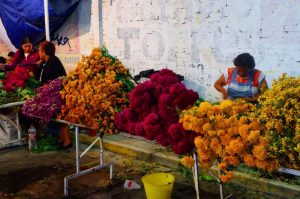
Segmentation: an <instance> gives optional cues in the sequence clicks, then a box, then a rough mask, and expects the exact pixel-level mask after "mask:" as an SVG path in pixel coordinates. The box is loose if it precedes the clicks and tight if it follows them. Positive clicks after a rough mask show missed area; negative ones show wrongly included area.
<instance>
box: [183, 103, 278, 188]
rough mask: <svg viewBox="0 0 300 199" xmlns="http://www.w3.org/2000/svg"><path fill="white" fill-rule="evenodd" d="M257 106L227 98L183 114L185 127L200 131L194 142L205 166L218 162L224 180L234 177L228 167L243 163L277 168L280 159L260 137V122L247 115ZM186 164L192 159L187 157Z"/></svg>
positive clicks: (251, 165)
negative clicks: (272, 154)
mask: <svg viewBox="0 0 300 199" xmlns="http://www.w3.org/2000/svg"><path fill="white" fill-rule="evenodd" d="M254 109H255V106H254V105H252V104H249V103H245V102H243V101H230V100H225V101H223V102H222V103H221V104H219V105H213V104H211V103H209V102H202V103H201V104H200V105H199V106H194V107H192V108H191V109H188V110H186V111H184V112H183V114H182V115H181V118H180V122H182V123H183V127H184V128H185V129H186V130H192V131H195V132H196V133H197V137H196V138H195V140H194V142H195V146H196V149H197V152H198V155H199V159H200V164H201V166H202V168H204V169H209V168H210V167H211V166H212V165H213V163H214V162H215V161H218V162H219V164H218V167H219V169H220V170H221V171H222V175H221V177H220V179H221V180H222V181H223V182H226V181H228V180H230V179H231V178H232V177H233V172H232V171H229V170H228V167H229V166H230V167H237V166H238V165H239V164H240V163H245V164H246V165H247V166H250V167H257V168H260V169H263V170H268V171H274V170H277V169H278V163H277V161H276V160H274V159H273V158H271V157H270V156H269V155H268V153H267V150H266V146H267V145H268V143H269V141H268V140H267V139H266V138H265V137H263V136H261V134H260V133H261V132H260V129H261V125H260V123H259V122H258V121H257V120H255V121H251V120H250V119H249V118H248V114H249V113H250V112H252V111H253V110H254ZM183 163H184V164H185V165H188V164H192V163H193V162H192V161H190V158H185V159H183ZM189 166H192V165H189Z"/></svg>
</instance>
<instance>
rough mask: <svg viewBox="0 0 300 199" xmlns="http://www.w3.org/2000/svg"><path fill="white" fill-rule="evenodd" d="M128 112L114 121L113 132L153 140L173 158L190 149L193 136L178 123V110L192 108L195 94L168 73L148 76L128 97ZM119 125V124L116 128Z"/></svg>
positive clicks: (196, 95)
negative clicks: (165, 147) (173, 153)
mask: <svg viewBox="0 0 300 199" xmlns="http://www.w3.org/2000/svg"><path fill="white" fill-rule="evenodd" d="M129 99H130V106H129V109H125V110H124V112H123V113H124V114H122V117H120V118H119V117H117V118H116V121H115V122H116V123H118V124H116V126H117V128H119V129H120V128H121V130H122V129H124V131H127V132H128V133H131V134H135V135H139V136H144V137H145V138H146V139H150V140H153V139H155V140H156V141H157V142H158V143H160V144H161V145H162V146H168V145H171V146H172V149H173V151H174V152H175V153H177V154H185V153H188V152H190V151H191V150H192V148H193V147H194V143H193V138H194V137H195V133H194V132H191V131H186V130H184V129H183V127H182V124H179V123H178V120H179V115H178V112H177V111H178V109H181V110H183V109H185V108H187V107H188V106H191V105H193V104H194V103H195V102H196V100H197V99H198V93H196V92H194V91H192V90H188V89H187V88H186V87H185V86H184V85H183V84H182V83H181V82H180V80H179V79H178V78H177V75H176V74H175V73H174V72H173V71H171V70H168V69H162V70H161V71H160V72H157V73H155V74H153V75H151V77H150V80H149V81H146V82H144V83H142V84H139V85H138V86H137V87H136V88H135V89H134V90H133V91H132V92H131V93H130V94H129ZM120 123H122V124H120Z"/></svg>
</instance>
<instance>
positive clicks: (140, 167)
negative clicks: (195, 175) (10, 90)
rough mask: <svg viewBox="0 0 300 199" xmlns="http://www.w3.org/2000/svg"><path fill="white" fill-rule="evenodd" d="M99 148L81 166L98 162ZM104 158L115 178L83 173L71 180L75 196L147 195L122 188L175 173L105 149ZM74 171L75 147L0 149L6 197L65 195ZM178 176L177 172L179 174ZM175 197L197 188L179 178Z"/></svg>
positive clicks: (0, 185)
mask: <svg viewBox="0 0 300 199" xmlns="http://www.w3.org/2000/svg"><path fill="white" fill-rule="evenodd" d="M98 157H99V156H98V151H97V150H93V151H92V152H89V153H88V156H87V157H84V158H83V159H82V167H81V169H86V168H90V167H91V166H94V165H96V164H97V162H98V159H99V158H98ZM105 160H106V161H111V162H113V163H114V178H113V180H109V171H108V169H104V170H100V171H97V172H95V173H92V174H88V175H84V176H81V177H79V178H78V179H73V180H71V181H70V190H69V192H70V196H69V197H68V198H72V199H85V198H87V199H98V198H99V199H142V198H146V195H145V191H144V189H143V187H142V188H141V189H139V190H127V189H124V188H123V183H124V181H125V179H132V180H134V181H136V182H137V183H138V184H140V185H142V182H141V180H140V179H141V177H142V176H143V175H144V174H145V173H147V172H159V171H163V172H172V173H174V172H175V171H174V170H173V169H170V168H167V167H162V166H159V165H157V164H150V163H146V162H142V161H138V160H134V159H131V158H128V157H126V156H120V155H116V154H113V153H110V152H105ZM74 173H75V150H74V149H72V150H70V151H56V152H45V153H39V154H34V153H30V152H28V151H27V150H26V148H25V147H20V148H14V149H8V150H1V151H0V198H1V199H2V198H3V199H6V198H11V199H38V198H39V199H43V198H47V199H59V198H64V195H63V187H64V185H63V179H64V177H65V176H67V175H70V174H74ZM176 175H177V174H176ZM201 194H202V197H201V198H202V199H203V198H204V199H213V198H218V194H211V193H205V192H203V191H201ZM172 198H174V199H179V198H196V195H195V191H194V187H193V186H192V185H191V184H186V183H184V179H178V177H177V176H176V183H175V185H174V189H173V195H172Z"/></svg>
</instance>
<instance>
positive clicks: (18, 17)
mask: <svg viewBox="0 0 300 199" xmlns="http://www.w3.org/2000/svg"><path fill="white" fill-rule="evenodd" d="M79 1H80V0H76V1H75V0H73V1H72V0H60V1H57V0H49V24H50V34H53V33H54V32H55V31H56V30H57V29H58V28H59V27H61V25H62V24H63V23H64V22H65V21H66V20H67V18H68V17H69V16H70V15H71V14H72V13H73V11H74V10H75V9H76V7H77V6H78V4H79ZM0 8H1V11H0V18H1V20H2V23H3V26H4V27H5V30H6V32H7V35H8V37H9V39H10V41H11V43H12V44H13V45H14V46H15V47H16V48H20V46H21V42H22V40H23V38H24V37H25V36H29V37H30V38H31V40H32V42H33V44H37V43H38V42H40V41H41V40H43V39H44V38H45V20H44V1H43V0H0Z"/></svg>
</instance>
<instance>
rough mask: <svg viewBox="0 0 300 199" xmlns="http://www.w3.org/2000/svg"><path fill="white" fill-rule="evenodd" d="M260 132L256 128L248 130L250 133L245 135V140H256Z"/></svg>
mask: <svg viewBox="0 0 300 199" xmlns="http://www.w3.org/2000/svg"><path fill="white" fill-rule="evenodd" d="M259 136H260V132H259V131H258V130H252V131H250V135H249V136H248V137H247V140H248V141H249V142H251V143H254V142H256V141H257V140H258V139H259Z"/></svg>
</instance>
